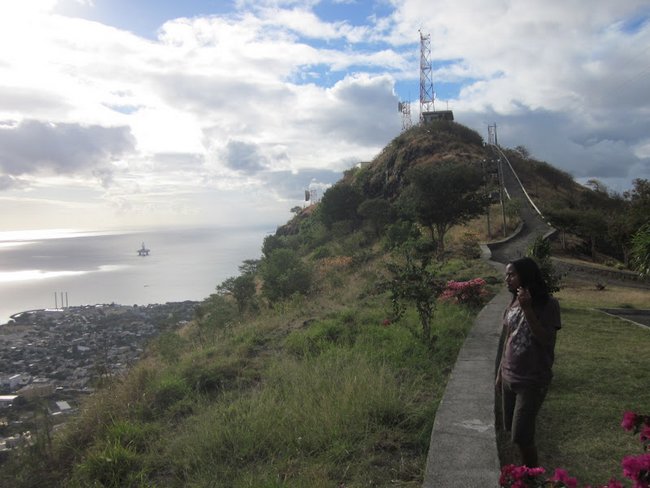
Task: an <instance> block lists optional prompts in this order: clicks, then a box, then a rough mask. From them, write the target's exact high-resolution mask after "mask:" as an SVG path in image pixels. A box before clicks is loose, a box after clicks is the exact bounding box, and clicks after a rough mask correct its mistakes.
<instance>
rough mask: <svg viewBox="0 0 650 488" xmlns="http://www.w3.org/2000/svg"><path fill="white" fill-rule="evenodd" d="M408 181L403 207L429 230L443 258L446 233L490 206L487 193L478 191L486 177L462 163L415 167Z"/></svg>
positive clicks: (403, 194) (408, 174) (402, 198)
mask: <svg viewBox="0 0 650 488" xmlns="http://www.w3.org/2000/svg"><path fill="white" fill-rule="evenodd" d="M407 181H408V183H409V184H408V186H407V187H406V188H405V190H404V191H403V192H402V194H401V195H400V206H401V208H402V209H403V211H404V212H405V213H406V214H407V215H410V216H413V217H414V218H415V219H417V221H418V222H420V224H422V225H423V226H425V227H427V228H428V229H429V231H430V233H431V238H432V240H436V242H437V246H438V252H439V253H441V254H442V253H443V252H444V249H445V247H444V238H445V234H446V233H447V231H448V230H449V229H450V228H451V227H452V226H454V225H457V224H462V223H464V222H467V221H468V220H470V219H471V218H473V217H475V216H477V215H480V214H481V213H483V211H484V209H485V207H486V205H487V198H486V196H485V194H484V192H481V191H479V189H480V187H481V186H482V184H483V175H482V173H481V171H480V169H479V168H478V167H472V166H469V165H466V164H459V163H440V164H428V165H422V166H416V167H413V168H411V169H410V170H409V171H408V173H407ZM434 229H435V233H434Z"/></svg>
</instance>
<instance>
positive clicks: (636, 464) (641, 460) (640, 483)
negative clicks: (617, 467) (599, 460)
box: [621, 453, 650, 488]
mask: <svg viewBox="0 0 650 488" xmlns="http://www.w3.org/2000/svg"><path fill="white" fill-rule="evenodd" d="M621 464H622V465H623V475H624V476H625V477H626V478H630V479H631V480H634V485H633V486H634V488H650V453H648V454H641V455H640V456H627V457H625V458H623V461H622V463H621Z"/></svg>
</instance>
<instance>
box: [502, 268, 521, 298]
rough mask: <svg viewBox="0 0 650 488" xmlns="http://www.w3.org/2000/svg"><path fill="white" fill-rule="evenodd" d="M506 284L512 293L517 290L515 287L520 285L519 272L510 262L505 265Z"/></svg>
mask: <svg viewBox="0 0 650 488" xmlns="http://www.w3.org/2000/svg"><path fill="white" fill-rule="evenodd" d="M505 281H506V286H507V287H508V290H510V291H511V292H512V293H515V292H516V291H517V288H519V287H520V286H521V281H520V280H519V274H517V270H516V269H515V267H514V266H513V265H512V264H508V265H507V266H506V280H505Z"/></svg>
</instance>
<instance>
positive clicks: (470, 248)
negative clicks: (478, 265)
mask: <svg viewBox="0 0 650 488" xmlns="http://www.w3.org/2000/svg"><path fill="white" fill-rule="evenodd" d="M460 255H461V256H462V257H463V258H464V259H478V258H480V257H481V247H480V245H479V239H478V237H477V236H476V234H474V233H472V232H464V233H463V235H462V236H461V239H460Z"/></svg>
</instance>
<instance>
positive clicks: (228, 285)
mask: <svg viewBox="0 0 650 488" xmlns="http://www.w3.org/2000/svg"><path fill="white" fill-rule="evenodd" d="M217 292H218V293H219V294H221V295H225V294H230V295H232V296H233V298H234V299H235V301H236V302H237V309H238V310H239V313H243V312H244V310H246V308H247V307H248V306H249V305H250V304H251V302H252V301H253V297H254V296H255V275H253V274H252V273H244V274H242V275H240V276H237V277H231V278H228V279H226V280H224V282H223V283H221V284H220V285H219V286H217Z"/></svg>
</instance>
